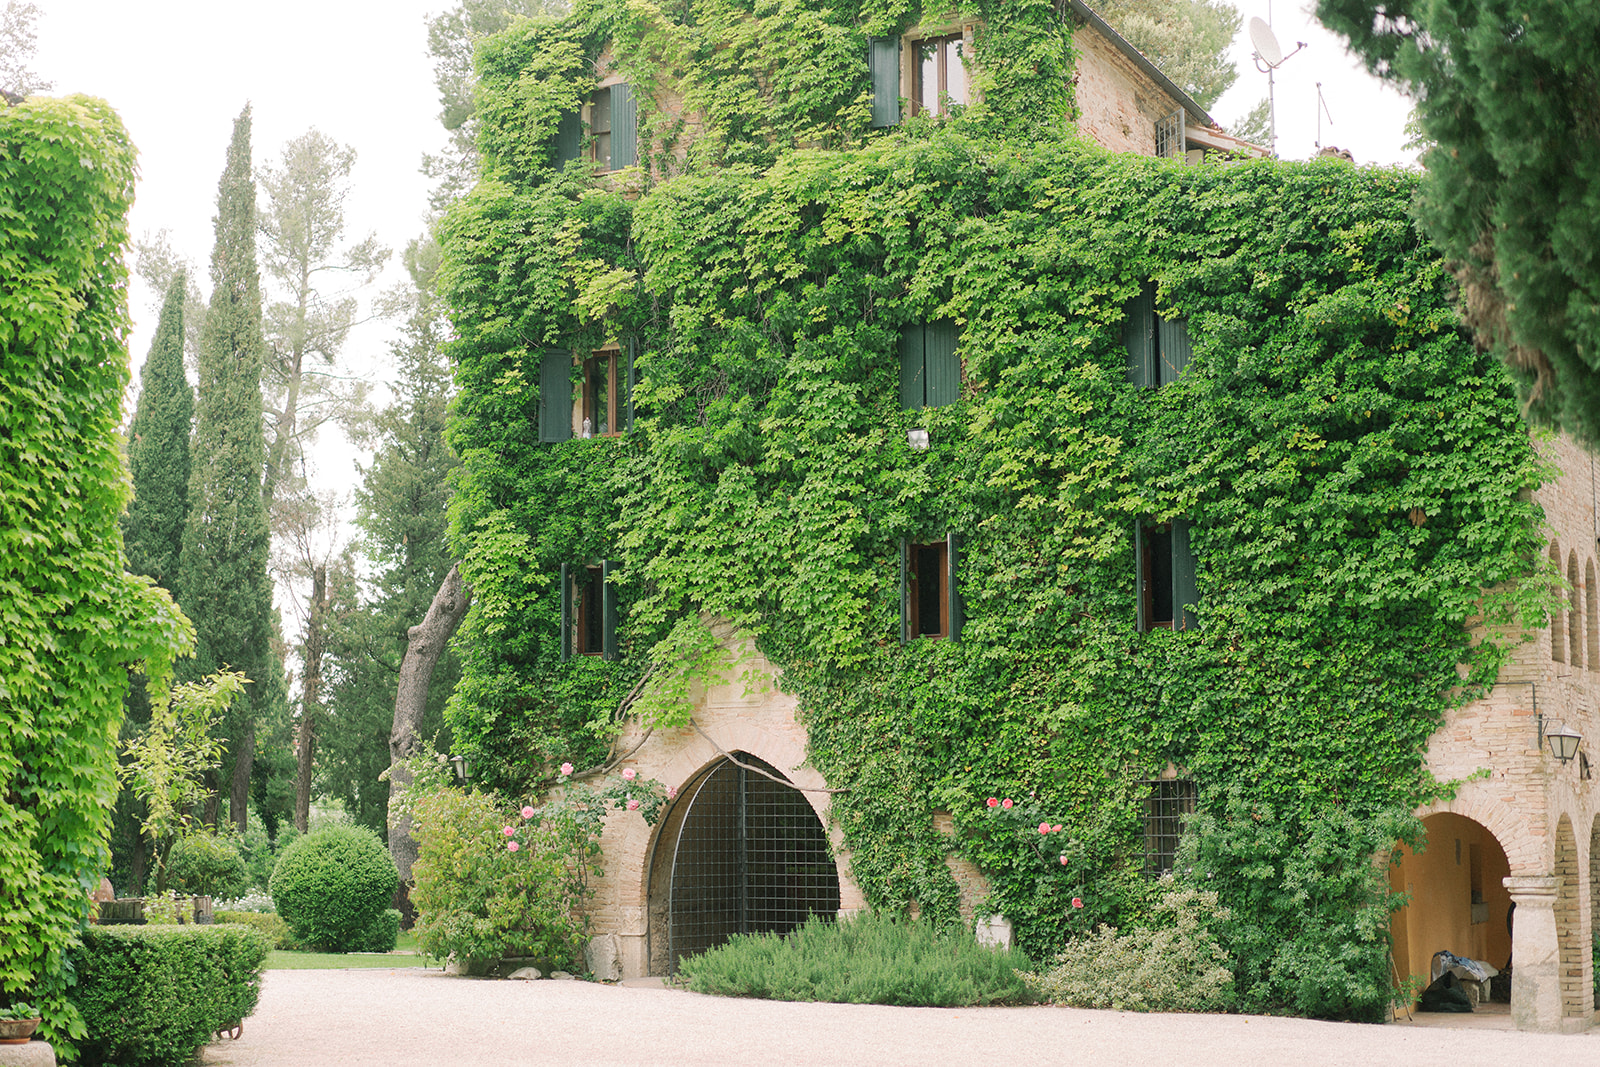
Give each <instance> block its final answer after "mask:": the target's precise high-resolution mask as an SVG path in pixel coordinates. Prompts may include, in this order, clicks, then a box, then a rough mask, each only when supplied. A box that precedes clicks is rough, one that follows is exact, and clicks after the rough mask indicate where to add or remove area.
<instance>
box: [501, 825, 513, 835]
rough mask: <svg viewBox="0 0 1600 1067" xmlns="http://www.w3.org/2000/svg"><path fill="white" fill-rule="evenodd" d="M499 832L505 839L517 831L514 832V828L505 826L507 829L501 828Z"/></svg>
mask: <svg viewBox="0 0 1600 1067" xmlns="http://www.w3.org/2000/svg"><path fill="white" fill-rule="evenodd" d="M500 832H501V833H503V834H505V835H506V836H507V837H510V836H511V835H512V834H514V833H516V832H517V831H516V828H515V827H512V826H507V827H504V828H502V829H501V831H500Z"/></svg>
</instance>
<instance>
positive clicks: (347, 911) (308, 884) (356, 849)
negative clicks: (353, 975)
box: [268, 824, 400, 952]
mask: <svg viewBox="0 0 1600 1067" xmlns="http://www.w3.org/2000/svg"><path fill="white" fill-rule="evenodd" d="M399 884H400V876H399V874H398V873H397V872H396V871H395V866H394V861H393V860H392V859H390V858H389V853H388V850H386V849H385V848H384V847H383V842H382V841H380V840H378V835H377V834H375V833H373V832H372V831H371V830H368V829H366V828H365V827H361V826H350V825H346V824H334V825H332V826H324V827H322V828H321V829H319V830H316V831H314V832H312V833H310V834H307V835H306V836H305V837H302V838H300V839H299V840H297V841H295V843H294V844H292V845H290V846H289V847H288V848H287V849H285V850H284V853H283V855H282V856H281V857H279V859H278V865H277V866H276V867H274V868H273V871H272V879H271V881H270V882H269V883H268V889H269V890H270V892H271V893H272V899H273V901H274V902H275V903H276V904H277V906H278V914H279V915H281V916H283V918H284V920H285V921H287V922H288V924H289V928H290V929H292V930H293V931H294V936H295V937H296V938H297V939H299V940H300V941H302V942H304V943H305V944H307V945H311V946H314V947H316V948H319V949H322V950H324V951H329V952H349V951H350V950H351V949H352V948H354V947H355V945H356V944H357V943H358V942H359V941H360V939H361V937H362V935H363V934H364V933H365V932H366V930H367V928H368V927H370V926H371V925H372V923H373V921H374V920H376V919H377V918H378V917H379V916H380V915H382V914H383V911H384V909H385V908H387V907H388V906H389V901H390V898H392V897H393V896H394V891H395V889H396V888H398V886H399Z"/></svg>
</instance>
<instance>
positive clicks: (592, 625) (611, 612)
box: [561, 559, 618, 662]
mask: <svg viewBox="0 0 1600 1067" xmlns="http://www.w3.org/2000/svg"><path fill="white" fill-rule="evenodd" d="M615 566H616V565H615V564H614V563H612V561H611V560H608V559H604V560H601V561H600V562H599V563H592V564H588V565H587V566H569V565H568V564H565V563H563V564H562V565H561V659H562V662H566V661H567V660H569V659H571V658H572V657H573V656H600V657H601V658H603V659H607V660H614V659H617V658H618V655H617V598H616V586H615V584H614V583H613V582H612V581H611V575H612V574H613V573H614V572H615Z"/></svg>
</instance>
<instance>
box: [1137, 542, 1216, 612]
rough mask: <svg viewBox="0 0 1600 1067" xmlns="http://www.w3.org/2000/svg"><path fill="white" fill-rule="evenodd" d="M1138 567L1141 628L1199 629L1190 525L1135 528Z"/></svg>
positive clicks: (1138, 606)
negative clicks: (1195, 609)
mask: <svg viewBox="0 0 1600 1067" xmlns="http://www.w3.org/2000/svg"><path fill="white" fill-rule="evenodd" d="M1133 543H1134V552H1133V554H1134V564H1135V567H1136V569H1137V575H1136V579H1137V589H1138V603H1137V608H1136V610H1137V612H1138V617H1137V622H1136V625H1137V628H1138V630H1139V632H1141V633H1145V632H1148V631H1150V630H1188V629H1193V628H1194V627H1195V626H1197V625H1199V620H1198V619H1197V617H1196V616H1195V613H1194V608H1195V605H1196V604H1198V603H1199V602H1200V596H1199V592H1198V590H1197V589H1196V586H1195V565H1194V553H1193V552H1191V551H1190V549H1189V522H1188V520H1186V519H1174V520H1172V521H1171V522H1170V523H1160V524H1154V523H1149V524H1147V523H1140V524H1139V525H1137V526H1135V527H1134V532H1133Z"/></svg>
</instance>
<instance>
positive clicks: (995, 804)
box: [988, 797, 1000, 808]
mask: <svg viewBox="0 0 1600 1067" xmlns="http://www.w3.org/2000/svg"><path fill="white" fill-rule="evenodd" d="M988 805H989V806H990V807H991V808H998V807H999V806H1000V801H998V800H996V799H995V798H994V797H990V798H989V800H988Z"/></svg>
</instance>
